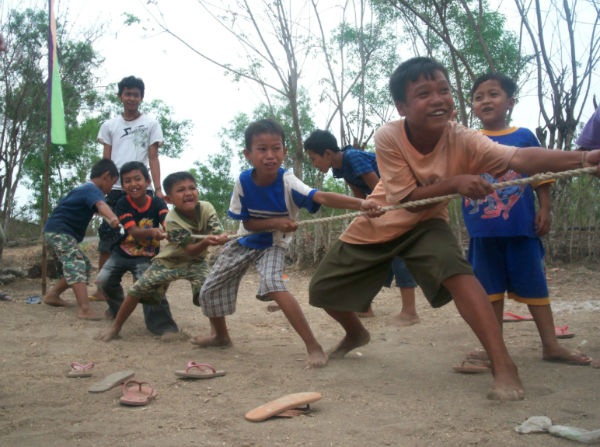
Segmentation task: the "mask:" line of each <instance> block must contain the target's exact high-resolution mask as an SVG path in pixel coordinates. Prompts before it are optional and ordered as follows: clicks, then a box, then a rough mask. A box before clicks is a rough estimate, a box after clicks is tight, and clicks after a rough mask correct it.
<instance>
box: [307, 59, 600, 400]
mask: <svg viewBox="0 0 600 447" xmlns="http://www.w3.org/2000/svg"><path fill="white" fill-rule="evenodd" d="M390 90H391V93H392V97H393V99H394V102H395V105H396V109H397V110H398V112H399V113H400V115H401V116H404V119H402V120H399V121H393V122H390V123H388V124H386V125H384V126H383V127H382V128H380V129H379V130H378V131H377V133H376V135H375V148H376V154H377V161H378V165H379V171H380V174H381V181H380V182H379V183H378V184H377V186H376V187H375V189H374V190H373V194H371V196H369V198H370V199H371V200H374V201H376V202H378V203H380V204H381V205H393V204H397V203H401V202H408V201H413V200H418V199H425V198H430V197H436V196H440V195H445V194H453V193H459V194H462V195H463V196H465V197H467V198H471V199H483V198H484V197H485V196H487V195H488V194H491V193H492V192H493V188H492V187H491V185H490V184H489V183H488V182H487V181H485V180H484V179H483V178H482V177H481V176H480V175H478V174H482V173H485V172H488V173H490V174H492V175H495V176H498V175H501V174H502V173H504V172H505V171H506V170H507V169H514V170H516V171H519V172H523V173H526V174H533V173H536V172H545V171H560V170H566V169H573V168H578V167H581V166H582V165H597V164H598V162H600V151H594V152H589V153H587V156H586V157H583V158H582V156H581V154H578V153H573V152H559V151H549V150H545V149H540V148H522V149H517V148H515V147H511V148H507V147H505V146H501V145H499V144H498V143H495V142H493V141H492V140H490V139H489V138H487V137H486V136H484V135H482V134H481V133H480V132H477V131H475V130H471V129H467V128H465V127H463V126H461V125H460V124H457V123H454V122H452V121H451V117H452V114H453V111H454V103H453V100H452V95H451V93H450V85H449V83H448V77H447V72H446V69H445V68H444V67H443V66H442V65H441V64H439V63H438V62H436V61H434V60H432V59H429V58H420V57H419V58H413V59H409V60H407V61H405V62H404V63H402V64H400V66H398V68H396V70H395V71H394V73H393V74H392V76H391V79H390ZM447 205H448V204H447V203H435V204H432V205H425V206H420V207H418V208H417V207H413V208H411V209H409V210H407V209H399V210H394V211H388V212H387V213H386V214H384V215H383V216H382V217H380V218H378V219H368V218H366V217H359V218H357V219H355V220H354V221H353V222H352V224H350V226H349V227H348V229H347V230H346V232H345V233H344V234H343V235H342V236H341V238H340V240H338V241H337V242H336V243H335V244H334V245H333V247H332V248H331V249H330V251H329V252H328V253H327V255H326V256H325V258H324V259H323V261H322V262H321V264H320V265H319V267H318V268H317V271H316V273H315V275H314V277H313V279H312V281H311V284H310V292H309V293H310V303H311V304H312V305H314V306H317V307H322V308H324V309H325V311H326V312H327V313H328V314H329V315H330V316H331V317H333V318H334V319H335V320H336V321H338V322H339V323H340V325H341V326H342V327H343V328H344V330H345V331H346V336H345V337H344V338H343V339H342V341H341V342H340V344H339V345H338V346H337V347H336V348H335V350H334V351H333V353H332V354H331V356H334V357H343V356H344V355H345V354H346V353H348V352H349V351H351V350H353V349H354V348H357V347H358V346H362V345H365V344H367V343H368V342H369V338H370V337H369V333H368V331H367V330H366V329H365V328H364V326H363V325H362V323H361V322H360V320H359V319H358V317H357V316H356V314H355V312H364V311H366V310H367V309H368V307H369V304H370V303H371V301H372V300H373V298H374V297H375V295H376V294H377V293H378V292H379V290H380V288H381V286H382V284H383V282H384V281H385V279H386V277H387V275H388V272H389V269H390V265H391V263H392V260H393V259H394V257H396V256H398V255H400V256H401V257H402V259H403V260H404V262H405V263H406V265H407V266H408V269H409V270H410V272H411V274H412V275H413V276H414V278H415V279H416V281H417V283H418V284H419V285H420V286H421V288H422V289H423V292H424V294H425V296H426V298H427V299H428V300H429V302H430V303H431V305H432V306H433V307H440V306H443V305H444V304H446V303H448V302H449V301H451V300H452V298H453V297H454V302H455V304H456V307H457V308H458V311H459V312H460V314H461V315H462V317H463V318H464V319H465V321H466V322H467V323H468V324H469V326H470V327H471V328H472V329H473V331H474V332H475V334H476V335H477V337H478V338H479V340H480V342H481V344H482V345H483V347H484V348H485V350H486V352H487V354H488V356H489V358H490V360H491V364H492V372H493V374H494V382H493V385H492V387H491V389H490V391H489V392H488V398H489V399H500V400H517V399H522V398H523V396H524V391H523V386H522V385H521V381H520V379H519V376H518V373H517V367H516V366H515V364H514V363H513V361H512V359H511V358H510V356H509V354H508V351H507V349H506V346H505V344H504V341H503V340H502V332H501V329H500V325H499V324H498V321H497V320H496V317H495V315H494V311H493V309H492V306H491V304H490V301H489V299H488V298H487V294H486V293H485V290H484V289H483V288H482V286H481V284H480V283H479V282H478V281H477V279H476V278H475V276H474V275H473V271H472V269H471V266H470V265H469V263H468V262H467V261H466V260H465V259H464V258H463V256H462V254H461V252H460V249H459V247H458V244H457V243H456V240H455V238H454V236H453V234H452V232H451V230H450V227H449V226H448V211H447Z"/></svg>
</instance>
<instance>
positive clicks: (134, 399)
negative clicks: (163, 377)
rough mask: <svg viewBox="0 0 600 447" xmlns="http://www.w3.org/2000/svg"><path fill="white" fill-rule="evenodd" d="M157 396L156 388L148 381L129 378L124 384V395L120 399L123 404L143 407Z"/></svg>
mask: <svg viewBox="0 0 600 447" xmlns="http://www.w3.org/2000/svg"><path fill="white" fill-rule="evenodd" d="M155 397H156V390H155V389H154V387H153V386H152V385H150V384H149V383H148V382H138V381H137V380H128V381H127V382H125V383H124V384H123V395H122V396H121V398H120V399H119V402H121V404H122V405H129V406H133V407H141V406H143V405H147V404H148V402H150V400H151V399H154V398H155Z"/></svg>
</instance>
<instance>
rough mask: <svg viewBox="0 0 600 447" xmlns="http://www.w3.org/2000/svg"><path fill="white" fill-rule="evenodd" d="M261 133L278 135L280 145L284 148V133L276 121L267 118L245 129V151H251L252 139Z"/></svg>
mask: <svg viewBox="0 0 600 447" xmlns="http://www.w3.org/2000/svg"><path fill="white" fill-rule="evenodd" d="M262 133H268V134H272V135H279V136H280V137H281V143H282V144H283V145H284V146H285V132H284V131H283V127H281V125H280V124H279V123H278V122H277V121H275V120H272V119H269V118H267V119H262V120H258V121H255V122H253V123H252V124H250V125H249V126H248V127H246V130H245V131H244V144H245V146H246V150H247V151H250V150H252V149H251V147H252V138H253V137H254V136H255V135H260V134H262Z"/></svg>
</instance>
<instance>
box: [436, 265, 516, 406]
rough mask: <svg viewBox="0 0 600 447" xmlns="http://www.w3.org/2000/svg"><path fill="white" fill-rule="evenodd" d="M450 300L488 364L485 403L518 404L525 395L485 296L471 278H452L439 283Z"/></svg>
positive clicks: (476, 282)
mask: <svg viewBox="0 0 600 447" xmlns="http://www.w3.org/2000/svg"><path fill="white" fill-rule="evenodd" d="M442 284H443V285H444V287H446V289H448V291H449V292H450V294H451V295H452V296H453V297H454V302H455V304H456V307H457V309H458V311H459V313H460V314H461V316H462V317H463V318H464V320H465V321H466V322H467V324H468V325H469V326H470V327H471V329H472V330H473V332H475V335H476V336H477V338H478V339H479V341H480V342H481V344H482V345H483V347H484V349H485V350H486V352H487V354H488V357H489V358H490V361H491V363H492V372H493V374H494V383H493V385H492V388H491V389H490V391H489V392H488V399H497V400H519V399H523V396H524V395H525V392H524V390H523V385H522V384H521V380H520V379H519V375H518V372H517V367H516V365H515V364H514V362H513V361H512V359H511V357H510V355H509V354H508V350H507V349H506V345H505V344H504V340H503V339H502V330H501V328H500V325H499V324H498V320H497V319H496V315H495V314H494V311H493V309H492V306H491V304H490V301H489V299H488V296H487V294H486V292H485V290H484V289H483V287H482V286H481V284H480V283H479V281H477V279H476V278H475V276H473V275H454V276H451V277H450V278H448V279H446V280H445V281H443V282H442Z"/></svg>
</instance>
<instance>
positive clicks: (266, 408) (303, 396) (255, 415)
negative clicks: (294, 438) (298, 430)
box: [245, 392, 322, 422]
mask: <svg viewBox="0 0 600 447" xmlns="http://www.w3.org/2000/svg"><path fill="white" fill-rule="evenodd" d="M321 397H322V396H321V393H315V392H306V393H294V394H288V395H287V396H282V397H280V398H279V399H275V400H273V401H271V402H267V403H266V404H263V405H261V406H260V407H257V408H255V409H254V410H250V411H249V412H248V413H246V416H245V417H246V419H247V420H249V421H250V422H261V421H264V420H265V419H269V418H271V417H274V416H277V417H294V416H298V415H300V414H306V413H308V412H309V411H310V404H311V403H313V402H316V401H318V400H319V399H321ZM300 405H306V406H305V407H304V408H297V407H299V406H300Z"/></svg>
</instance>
